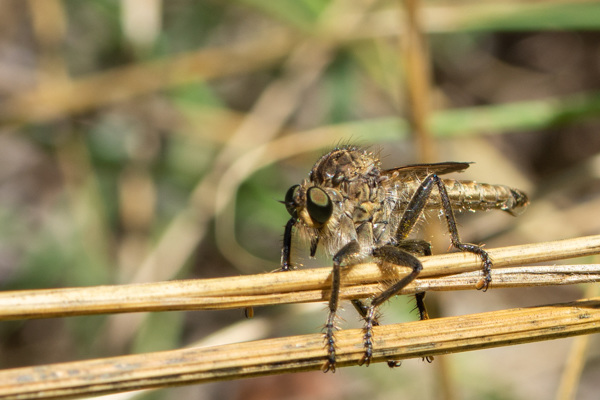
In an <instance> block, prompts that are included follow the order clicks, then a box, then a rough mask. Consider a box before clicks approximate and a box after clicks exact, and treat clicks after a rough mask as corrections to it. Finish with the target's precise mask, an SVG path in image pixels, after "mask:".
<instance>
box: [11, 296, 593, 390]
mask: <svg viewBox="0 0 600 400" xmlns="http://www.w3.org/2000/svg"><path fill="white" fill-rule="evenodd" d="M373 331H374V335H375V348H374V360H373V361H374V362H381V361H385V360H389V359H395V360H401V359H406V358H414V357H427V356H432V355H436V354H447V353H456V352H463V351H468V350H475V349H484V348H490V347H498V346H507V345H514V344H519V343H527V342H533V341H540V340H548V339H557V338H563V337H568V336H573V335H581V334H589V333H594V332H599V331H600V298H593V299H589V300H579V301H576V302H572V303H565V304H554V305H549V306H542V307H530V308H519V309H512V310H503V311H494V312H486V313H481V314H473V315H467V316H459V317H448V318H439V319H433V320H425V321H415V322H409V323H403V324H394V325H386V326H379V327H375V328H374V330H373ZM363 334H364V332H363V331H362V330H361V329H350V330H345V331H339V332H337V333H336V338H337V341H336V345H337V359H338V364H337V365H338V366H339V367H342V366H348V365H356V363H357V362H358V360H359V359H360V358H361V357H362V356H363V351H364V349H363V344H362V342H363ZM326 355H327V354H326V351H325V350H324V348H323V336H322V335H321V334H310V335H301V336H292V337H285V338H279V339H268V340H259V341H254V342H246V343H236V344H228V345H224V346H215V347H206V348H193V349H184V350H174V351H166V352H157V353H150V354H141V355H130V356H124V357H114V358H107V359H99V360H90V361H78V362H70V363H63V364H54V365H47V366H36V367H27V368H18V369H13V370H7V371H2V372H0V399H5V400H8V399H21V400H24V399H57V398H61V399H65V398H72V397H79V396H84V395H87V396H89V395H94V394H104V393H114V392H120V391H127V390H134V389H144V388H153V387H162V386H172V385H183V384H191V383H201V382H202V383H204V382H212V381H217V380H226V379H237V378H245V377H252V376H260V375H269V374H279V373H285V372H299V371H309V370H317V369H319V368H320V367H321V365H322V364H323V362H324V360H325V358H326Z"/></svg>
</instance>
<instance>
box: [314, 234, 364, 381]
mask: <svg viewBox="0 0 600 400" xmlns="http://www.w3.org/2000/svg"><path fill="white" fill-rule="evenodd" d="M361 258H362V253H361V249H360V245H359V244H358V242H357V241H356V240H353V241H351V242H349V243H347V244H346V245H345V246H344V247H342V248H341V250H340V251H338V252H337V254H336V255H335V256H333V270H332V272H331V294H330V296H329V315H328V316H327V323H326V324H325V346H326V347H327V361H326V362H325V364H324V365H323V368H322V369H323V372H327V371H331V372H335V339H334V337H333V333H334V331H335V329H336V327H335V318H336V313H337V309H338V306H339V302H340V270H341V268H342V266H348V265H353V264H356V263H357V262H359V261H360V259H361Z"/></svg>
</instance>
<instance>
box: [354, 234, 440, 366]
mask: <svg viewBox="0 0 600 400" xmlns="http://www.w3.org/2000/svg"><path fill="white" fill-rule="evenodd" d="M396 247H397V248H399V249H401V250H405V251H407V252H409V253H412V254H418V255H423V256H430V255H431V243H429V242H426V241H424V240H419V239H415V240H403V241H402V242H400V243H398V244H397V245H396ZM400 289H402V288H400ZM400 289H398V290H400ZM394 294H395V293H394ZM394 294H392V295H390V297H391V296H393V295H394ZM415 298H416V303H417V309H418V311H419V317H420V319H421V320H424V319H429V316H428V314H427V309H426V308H425V302H424V301H423V299H424V298H425V293H424V292H420V293H416V294H415ZM386 300H387V299H384V300H382V301H381V302H382V303H383V302H385V301H386ZM352 305H353V306H354V308H355V309H356V311H358V313H359V314H360V315H361V317H362V318H363V319H365V321H366V323H367V328H368V326H369V321H368V319H367V317H368V315H369V314H370V313H369V306H368V305H366V304H365V303H364V302H362V301H361V300H352ZM372 315H373V316H372V318H371V325H372V326H378V325H379V321H378V318H377V315H376V313H375V312H373V313H372ZM371 342H372V334H371V333H370V332H369V330H368V329H366V332H365V344H366V345H365V347H367V346H369V345H368V344H367V343H371ZM371 346H372V344H371ZM427 360H428V361H429V362H431V361H432V360H433V358H432V357H431V358H430V357H428V358H427ZM365 361H366V360H365ZM387 364H388V366H389V367H390V368H395V367H399V366H400V364H401V362H400V361H395V360H388V362H387Z"/></svg>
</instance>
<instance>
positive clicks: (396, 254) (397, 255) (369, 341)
mask: <svg viewBox="0 0 600 400" xmlns="http://www.w3.org/2000/svg"><path fill="white" fill-rule="evenodd" d="M373 257H375V258H377V259H379V260H380V261H381V263H391V264H394V265H398V266H406V267H410V268H412V271H411V273H410V274H408V275H406V276H405V277H403V278H402V279H400V280H399V281H398V282H396V283H394V284H393V285H392V286H390V287H389V288H387V289H386V290H384V291H383V292H382V293H380V294H379V295H377V296H375V297H374V298H373V299H372V300H371V304H370V305H369V306H368V307H367V308H366V310H363V312H361V311H360V310H359V312H361V314H363V316H364V319H365V336H364V345H365V354H364V355H363V358H362V359H361V360H360V362H359V364H360V365H362V364H366V365H367V366H368V365H369V364H370V362H371V358H372V357H373V326H376V325H377V324H378V322H377V318H376V316H375V310H376V309H377V307H379V306H380V305H381V304H382V303H385V302H386V301H387V300H389V299H390V298H391V297H392V296H394V295H395V294H397V293H398V292H399V291H400V290H401V289H402V288H404V287H405V286H406V285H408V284H409V283H411V282H412V281H413V280H414V279H415V278H416V277H417V275H419V272H421V270H422V269H423V265H422V264H421V262H420V261H419V259H418V258H417V257H415V256H413V255H412V254H410V253H408V252H406V251H404V250H402V249H399V248H397V247H394V246H392V245H386V246H382V247H379V248H377V249H375V250H374V251H373ZM355 307H356V305H355ZM357 309H358V308H357ZM388 365H389V366H390V367H392V366H397V365H398V363H396V362H394V361H390V362H388Z"/></svg>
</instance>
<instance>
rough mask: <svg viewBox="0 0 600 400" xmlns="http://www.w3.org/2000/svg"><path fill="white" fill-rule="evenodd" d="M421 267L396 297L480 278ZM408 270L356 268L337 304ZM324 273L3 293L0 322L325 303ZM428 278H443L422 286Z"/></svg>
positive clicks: (546, 253) (536, 257)
mask: <svg viewBox="0 0 600 400" xmlns="http://www.w3.org/2000/svg"><path fill="white" fill-rule="evenodd" d="M599 252H600V235H596V236H588V237H582V238H576V239H568V240H561V241H555V242H545V243H537V244H528V245H522V246H512V247H505V248H498V249H490V250H489V254H490V256H491V257H492V259H493V261H494V266H495V267H496V268H499V267H504V266H509V265H515V264H517V265H518V264H524V263H533V262H543V261H549V260H556V259H560V258H571V257H578V256H584V255H590V254H595V253H599ZM421 260H422V262H423V265H424V269H423V272H422V273H421V275H420V277H421V279H419V280H417V281H416V282H414V283H413V284H412V285H410V286H408V287H407V288H405V289H404V290H403V291H402V292H401V293H414V292H416V291H431V290H458V289H470V288H473V287H474V286H475V282H477V280H478V279H479V276H478V272H476V273H474V274H470V275H469V274H467V275H458V276H449V275H455V274H457V273H464V272H468V271H478V270H479V269H480V268H481V261H480V260H479V258H477V257H476V256H474V255H473V254H468V253H452V254H444V255H439V256H433V257H425V258H421ZM408 271H409V270H408V268H403V267H400V268H394V269H382V268H379V267H378V266H377V265H376V264H362V265H357V266H354V267H352V268H349V269H348V271H347V273H345V274H344V276H343V285H344V287H343V288H342V297H343V298H346V299H348V298H357V297H368V296H370V295H373V294H375V293H378V292H379V291H380V290H381V287H380V285H379V283H380V282H382V281H386V280H389V279H393V278H397V277H398V276H401V275H403V274H405V273H408ZM330 273H331V270H330V269H329V268H318V269H308V270H299V271H290V272H285V273H268V274H260V275H249V276H238V277H228V278H218V279H202V280H182V281H171V282H158V283H147V284H135V285H115V286H95V287H85V288H66V289H45V290H23V291H12V292H4V293H0V320H9V319H25V318H48V317H59V316H73V315H87V314H98V313H122V312H136V311H165V310H215V309H226V308H239V307H247V306H258V305H268V304H281V303H298V302H309V301H325V300H327V298H328V297H327V296H328V290H329V289H330V286H331V285H330V283H329V275H330ZM599 274H600V271H599V270H598V266H597V265H579V266H548V267H523V268H521V269H515V268H510V269H509V270H507V271H501V270H500V269H495V270H494V272H493V276H494V279H495V280H494V282H493V283H492V287H514V286H539V285H555V284H568V283H578V282H592V281H595V280H597V279H598V275H599ZM432 276H436V277H443V278H440V279H423V278H426V277H432Z"/></svg>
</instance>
